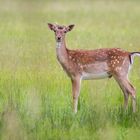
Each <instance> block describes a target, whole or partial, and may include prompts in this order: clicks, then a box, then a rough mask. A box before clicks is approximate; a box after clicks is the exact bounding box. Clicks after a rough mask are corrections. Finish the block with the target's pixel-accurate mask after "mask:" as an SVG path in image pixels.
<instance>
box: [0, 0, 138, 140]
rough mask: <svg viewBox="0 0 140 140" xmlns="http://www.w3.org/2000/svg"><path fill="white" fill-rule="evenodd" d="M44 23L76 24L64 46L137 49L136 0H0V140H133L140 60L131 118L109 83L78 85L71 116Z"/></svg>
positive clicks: (133, 75)
mask: <svg viewBox="0 0 140 140" xmlns="http://www.w3.org/2000/svg"><path fill="white" fill-rule="evenodd" d="M48 22H49V23H58V24H64V25H69V24H75V28H74V29H73V30H72V31H71V32H69V33H68V34H67V37H66V41H67V45H68V48H69V49H96V48H107V47H109V48H111V47H120V48H123V49H125V50H128V51H140V1H139V0H123V1H122V0H71V1H69V0H57V1H56V0H0V139H2V140H102V139H104V140H132V139H133V140H139V139H140V94H139V92H140V89H139V87H140V58H138V57H136V58H135V63H134V65H133V68H132V70H131V72H130V75H129V77H130V79H131V81H132V83H133V85H134V86H135V87H136V89H137V112H136V113H135V114H133V113H132V111H131V104H129V108H128V110H127V111H126V112H124V111H123V109H122V105H123V94H122V93H121V90H120V89H119V87H118V85H117V84H116V82H115V81H114V80H113V78H112V79H103V80H92V81H83V82H82V88H81V95H80V99H79V110H78V113H77V114H76V115H74V114H73V112H72V96H71V83H70V80H69V78H68V77H67V75H66V74H65V73H64V72H63V70H62V68H61V66H60V65H59V64H58V62H57V60H56V52H55V39H54V34H53V32H51V31H50V30H49V29H48V27H47V23H48ZM130 103H131V101H130Z"/></svg>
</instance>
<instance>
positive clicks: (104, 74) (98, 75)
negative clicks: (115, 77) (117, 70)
mask: <svg viewBox="0 0 140 140" xmlns="http://www.w3.org/2000/svg"><path fill="white" fill-rule="evenodd" d="M109 76H110V75H109V74H108V73H107V72H100V73H86V72H84V73H83V74H82V80H90V79H103V78H107V77H109Z"/></svg>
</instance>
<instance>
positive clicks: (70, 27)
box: [67, 24, 75, 31]
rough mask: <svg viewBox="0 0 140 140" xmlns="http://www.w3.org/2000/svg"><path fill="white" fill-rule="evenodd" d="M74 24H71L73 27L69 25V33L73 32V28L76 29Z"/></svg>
mask: <svg viewBox="0 0 140 140" xmlns="http://www.w3.org/2000/svg"><path fill="white" fill-rule="evenodd" d="M74 26H75V25H74V24H71V25H69V26H68V27H67V31H71V30H72V29H73V28H74Z"/></svg>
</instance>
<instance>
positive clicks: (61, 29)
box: [48, 23, 74, 42]
mask: <svg viewBox="0 0 140 140" xmlns="http://www.w3.org/2000/svg"><path fill="white" fill-rule="evenodd" d="M48 27H49V28H50V29H51V30H52V31H54V32H55V39H56V42H61V41H62V40H63V39H64V37H65V34H66V33H67V32H69V31H71V30H72V29H73V27H74V25H73V24H72V25H69V26H63V25H57V24H51V23H48Z"/></svg>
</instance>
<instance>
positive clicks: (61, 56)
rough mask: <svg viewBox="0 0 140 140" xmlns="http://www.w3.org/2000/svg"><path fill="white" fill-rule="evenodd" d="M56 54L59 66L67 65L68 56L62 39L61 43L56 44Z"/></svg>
mask: <svg viewBox="0 0 140 140" xmlns="http://www.w3.org/2000/svg"><path fill="white" fill-rule="evenodd" d="M56 53H57V59H58V60H59V62H60V63H61V64H65V63H67V58H68V54H67V48H66V43H65V39H62V40H61V42H57V43H56Z"/></svg>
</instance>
